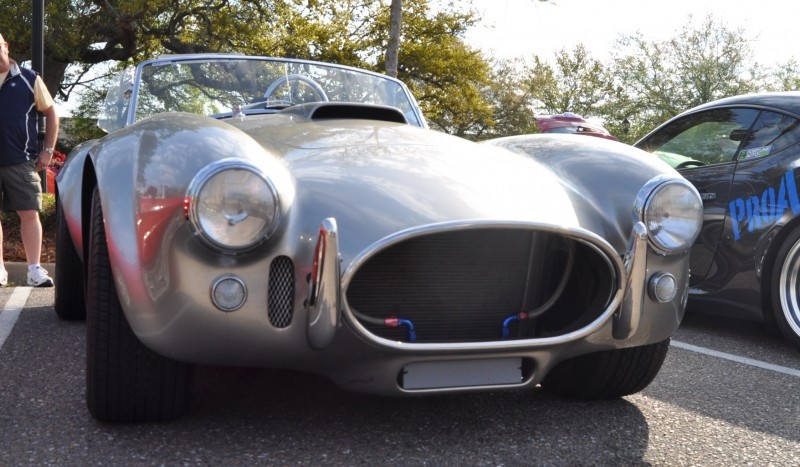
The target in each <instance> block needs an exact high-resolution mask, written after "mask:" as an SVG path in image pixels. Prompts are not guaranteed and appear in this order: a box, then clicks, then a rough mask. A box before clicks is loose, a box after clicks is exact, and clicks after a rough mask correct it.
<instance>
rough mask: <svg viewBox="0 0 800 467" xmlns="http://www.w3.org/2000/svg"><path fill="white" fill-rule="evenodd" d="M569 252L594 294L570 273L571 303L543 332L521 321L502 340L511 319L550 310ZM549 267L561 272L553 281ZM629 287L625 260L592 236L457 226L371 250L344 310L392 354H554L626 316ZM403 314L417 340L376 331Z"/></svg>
mask: <svg viewBox="0 0 800 467" xmlns="http://www.w3.org/2000/svg"><path fill="white" fill-rule="evenodd" d="M566 245H573V247H572V248H574V250H575V256H574V258H575V261H574V267H575V268H577V274H583V275H584V276H585V277H583V278H582V279H583V280H587V279H588V280H590V281H591V282H592V284H590V285H592V286H593V287H594V290H593V291H592V292H591V293H590V294H585V293H583V292H584V291H585V290H587V289H588V288H587V287H586V284H583V283H582V282H581V278H579V277H578V276H577V275H575V276H574V277H573V274H572V273H570V274H569V276H568V277H569V280H568V281H567V284H568V285H567V288H566V289H565V290H564V291H563V293H562V294H561V295H562V296H563V297H564V298H563V300H557V301H556V303H554V304H553V306H552V307H551V309H549V310H547V311H545V312H544V313H543V314H542V315H540V316H539V317H538V318H537V319H536V320H531V321H532V322H533V326H526V328H527V329H526V330H520V328H521V327H522V324H523V322H522V320H520V321H519V324H520V325H519V326H517V328H516V329H511V331H512V336H511V337H510V338H507V339H503V338H501V337H500V336H501V326H502V321H503V319H504V318H505V317H507V316H509V315H512V314H514V313H516V312H519V311H524V310H520V309H519V308H520V307H522V308H524V309H525V310H529V309H533V308H536V307H538V306H539V305H542V304H544V303H545V302H547V301H548V297H547V296H546V295H547V293H548V291H549V292H554V291H555V289H556V286H555V285H554V283H556V282H558V280H557V277H563V275H562V273H564V271H566V270H567V266H566V264H567V262H566V260H565V259H564V258H566V256H565V254H564V253H562V254H559V253H558V249H559V248H561V247H565V246H566ZM476 246H483V248H480V249H478V248H476ZM567 249H568V248H567ZM475 251H478V253H479V254H474V252H475ZM548 261H549V263H548ZM509 262H510V263H509ZM511 263H513V264H511ZM545 264H550V265H551V266H552V267H551V268H550V271H560V272H557V273H556V274H548V273H547V271H544V268H543V267H542V266H543V265H545ZM553 268H554V269H553ZM565 274H566V273H565ZM554 277H555V278H556V279H554ZM625 283H626V273H625V268H624V266H623V263H622V259H621V258H620V256H619V254H617V252H616V251H615V250H614V249H613V247H612V246H611V245H610V244H609V243H608V242H606V241H605V240H604V239H602V238H601V237H599V236H597V235H596V234H594V233H592V232H589V231H587V230H584V229H577V228H565V227H563V226H555V225H549V224H534V223H524V222H494V221H471V222H458V223H455V222H453V223H443V224H434V225H430V226H426V227H423V228H417V229H410V230H406V231H402V232H399V233H397V234H394V235H392V236H389V237H387V238H384V239H383V240H381V241H379V242H376V243H375V244H373V245H371V246H370V247H369V248H367V249H366V250H364V251H363V252H362V253H361V254H360V255H359V256H358V257H357V258H356V259H355V260H354V261H353V262H352V263H351V264H350V266H349V267H348V269H347V270H346V271H345V273H344V275H343V280H342V290H343V302H344V303H343V310H344V314H345V317H346V319H347V321H348V322H349V323H351V324H352V325H353V327H354V328H355V330H356V332H358V333H359V334H361V335H363V336H364V337H366V338H367V339H369V340H371V341H373V342H375V343H377V344H379V345H381V346H385V347H390V348H396V349H403V350H409V351H414V350H468V349H510V348H520V347H545V346H549V345H553V344H558V343H563V342H569V341H573V340H577V339H580V338H582V337H585V336H586V335H588V334H590V333H592V332H594V331H595V330H597V329H598V328H599V327H601V326H602V325H603V324H604V323H605V322H606V321H608V320H609V319H610V317H611V316H612V315H613V314H614V313H615V311H616V310H617V309H618V307H619V305H620V303H621V300H622V297H623V293H624V284H625ZM523 284H528V286H527V287H523V286H522V285H523ZM523 289H525V290H523ZM576 292H581V293H576ZM537 294H538V295H537ZM476 297H479V300H476ZM581 297H584V298H583V299H581ZM587 297H588V298H587ZM570 300H572V302H570ZM575 300H583V301H584V302H583V303H584V304H588V309H578V310H575V309H574V305H575V303H574V302H575ZM476 301H478V302H479V303H476ZM526 301H527V302H528V303H527V304H526V305H523V302H526ZM559 301H560V302H561V303H558V302H559ZM579 308H580V307H579ZM570 313H571V315H570ZM565 315H567V316H566V317H565ZM393 316H397V317H398V318H402V319H407V320H409V321H411V322H415V323H414V333H415V334H416V337H417V339H416V340H415V341H412V340H411V336H410V335H409V333H408V328H407V327H406V328H404V327H402V326H401V327H398V328H394V329H392V328H385V327H383V326H381V325H379V324H376V323H377V322H380V321H381V320H384V319H387V318H391V317H393ZM564 319H567V320H569V322H563V321H564ZM560 321H561V323H559V322H560ZM548 322H549V324H546V325H545V326H544V328H543V327H542V326H541V324H542V323H548ZM512 326H513V325H512Z"/></svg>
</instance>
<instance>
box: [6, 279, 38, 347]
mask: <svg viewBox="0 0 800 467" xmlns="http://www.w3.org/2000/svg"><path fill="white" fill-rule="evenodd" d="M30 294H31V287H14V291H13V292H11V296H10V297H8V302H6V306H5V307H4V308H3V309H2V311H0V349H2V348H3V343H5V341H6V338H7V337H8V336H9V335H10V334H11V329H12V328H13V327H14V324H15V323H16V322H17V318H19V314H20V312H21V311H22V308H23V307H24V306H25V302H26V301H28V295H30Z"/></svg>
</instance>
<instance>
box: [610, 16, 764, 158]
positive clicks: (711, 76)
mask: <svg viewBox="0 0 800 467" xmlns="http://www.w3.org/2000/svg"><path fill="white" fill-rule="evenodd" d="M752 63H753V61H752V51H751V47H750V42H749V39H748V38H747V37H746V35H745V31H744V30H743V29H735V30H731V29H729V28H728V27H727V26H725V25H724V24H721V23H720V22H718V21H716V20H715V19H714V18H713V17H712V16H708V17H706V18H705V20H703V21H702V22H701V23H700V24H696V23H694V22H693V21H692V20H691V17H690V18H689V22H688V23H687V24H686V25H685V26H684V28H683V29H682V30H681V32H680V33H679V35H678V36H676V37H674V38H671V39H668V40H665V41H649V40H646V39H645V38H644V36H643V35H642V34H641V33H637V34H634V35H631V36H623V37H622V38H621V39H620V40H619V41H618V43H617V46H616V52H615V57H614V64H613V71H614V76H615V77H616V79H617V83H616V92H615V93H614V95H613V97H612V99H611V101H612V102H614V105H612V106H607V107H606V108H605V111H606V115H605V116H604V117H605V119H606V120H608V121H613V122H622V121H624V120H625V119H627V121H629V122H630V124H631V126H630V131H629V133H628V134H627V135H624V137H623V139H624V140H626V141H628V142H631V141H635V140H636V139H638V138H639V137H641V136H643V135H644V133H646V132H647V131H649V130H650V129H652V128H654V127H655V126H656V125H657V124H659V123H661V122H663V121H664V120H666V119H668V118H670V117H672V116H674V115H676V114H678V113H680V112H682V111H683V110H686V109H689V108H691V107H694V106H696V105H699V104H702V103H704V102H709V101H712V100H715V99H719V98H721V97H726V96H732V95H736V94H743V93H747V92H752V91H754V90H755V89H756V88H757V86H756V85H755V82H757V81H759V80H762V79H763V78H764V74H763V73H764V72H763V71H762V70H761V69H760V67H759V66H758V65H757V64H755V65H751V64H752Z"/></svg>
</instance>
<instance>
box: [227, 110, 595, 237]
mask: <svg viewBox="0 0 800 467" xmlns="http://www.w3.org/2000/svg"><path fill="white" fill-rule="evenodd" d="M287 120H295V121H294V122H291V121H287ZM292 123H295V124H292ZM236 126H237V127H239V128H240V129H241V130H242V131H245V132H246V133H248V134H249V135H250V136H251V137H252V138H253V139H254V140H256V141H258V142H259V143H260V144H261V145H262V146H263V147H264V149H265V150H266V151H267V152H269V153H271V154H274V155H275V156H277V157H279V158H281V159H282V161H283V162H284V164H285V165H286V166H287V167H288V169H289V172H290V173H291V175H292V177H293V178H294V184H295V189H296V198H295V199H294V202H293V207H292V209H295V210H299V211H301V212H302V213H303V214H302V218H303V220H304V221H306V222H320V221H321V220H322V219H325V218H327V217H335V218H336V219H337V223H338V224H339V228H340V230H341V232H342V235H341V238H342V239H343V241H346V239H347V238H348V230H350V229H352V232H351V233H352V234H353V237H356V236H357V237H361V238H364V236H365V235H367V236H368V237H371V238H372V239H373V240H375V241H377V240H379V239H380V238H383V237H384V236H387V235H391V234H394V233H397V232H400V231H403V230H406V229H414V228H418V227H421V226H429V225H431V224H444V223H448V222H459V223H463V222H469V221H476V222H484V221H491V222H494V221H496V222H507V223H540V224H548V225H553V226H562V227H566V228H570V227H571V228H580V227H581V220H580V217H581V216H580V213H579V211H578V210H576V209H575V208H574V207H573V205H572V202H571V199H570V197H569V196H568V194H567V192H566V190H565V189H564V188H563V186H562V185H561V184H560V183H559V182H558V181H557V180H556V179H555V177H554V176H553V173H552V172H550V170H549V169H547V168H546V167H545V166H543V165H542V164H540V163H538V162H536V161H534V160H531V159H530V158H528V157H524V156H521V155H519V154H514V153H512V152H510V151H506V150H504V149H501V148H493V147H490V146H485V145H478V144H475V143H472V142H469V141H466V140H463V139H460V138H456V137H453V136H449V135H446V134H444V133H439V132H435V131H431V130H426V129H420V128H416V127H412V126H409V125H404V124H396V123H387V122H375V121H366V120H327V121H317V122H312V121H303V120H300V121H297V119H296V117H285V116H280V115H272V116H269V117H266V118H263V119H260V118H259V119H252V120H251V121H247V120H246V121H244V122H240V123H237V124H236ZM356 232H357V233H358V234H357V235H356ZM362 247H363V245H362Z"/></svg>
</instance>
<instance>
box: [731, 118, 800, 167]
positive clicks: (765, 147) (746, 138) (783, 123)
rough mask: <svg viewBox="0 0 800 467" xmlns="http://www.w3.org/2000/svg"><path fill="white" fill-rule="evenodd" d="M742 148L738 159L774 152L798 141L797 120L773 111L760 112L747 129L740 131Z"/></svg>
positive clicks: (799, 136) (799, 132)
mask: <svg viewBox="0 0 800 467" xmlns="http://www.w3.org/2000/svg"><path fill="white" fill-rule="evenodd" d="M740 138H741V140H742V149H741V151H740V152H739V156H738V159H739V160H750V159H755V158H758V157H765V156H768V155H771V154H776V153H778V152H780V151H782V150H784V149H786V148H787V147H790V146H794V145H795V144H797V143H798V142H800V125H798V120H797V119H796V118H793V117H789V116H787V115H782V114H779V113H775V112H761V115H760V116H759V117H758V120H756V122H755V124H754V125H753V127H752V128H750V129H749V130H742V131H741V133H740Z"/></svg>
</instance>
